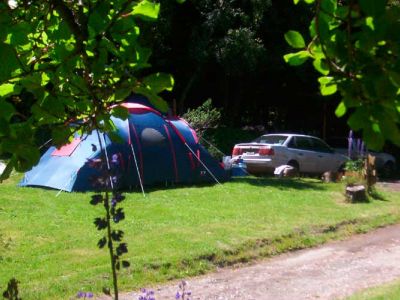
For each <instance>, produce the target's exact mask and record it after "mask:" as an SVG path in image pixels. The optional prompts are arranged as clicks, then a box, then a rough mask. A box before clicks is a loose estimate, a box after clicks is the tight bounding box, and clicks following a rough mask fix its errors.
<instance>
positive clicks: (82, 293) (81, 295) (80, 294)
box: [76, 291, 86, 298]
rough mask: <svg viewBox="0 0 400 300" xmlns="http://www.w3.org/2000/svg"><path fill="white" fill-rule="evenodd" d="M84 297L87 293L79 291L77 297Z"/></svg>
mask: <svg viewBox="0 0 400 300" xmlns="http://www.w3.org/2000/svg"><path fill="white" fill-rule="evenodd" d="M83 297H86V294H85V293H84V292H81V291H79V292H78V293H77V294H76V298H83Z"/></svg>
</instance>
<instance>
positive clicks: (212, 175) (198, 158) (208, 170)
mask: <svg viewBox="0 0 400 300" xmlns="http://www.w3.org/2000/svg"><path fill="white" fill-rule="evenodd" d="M184 144H185V146H186V147H187V148H188V149H189V150H190V152H192V154H193V155H194V156H195V157H196V158H197V160H198V161H199V162H200V163H201V164H202V166H203V167H204V168H205V169H206V170H207V172H208V173H210V175H211V177H212V178H214V180H215V181H216V182H217V183H218V184H221V182H219V181H218V179H217V177H215V176H214V174H213V173H212V172H211V171H210V169H209V168H207V166H206V165H205V164H204V163H203V162H202V160H201V159H200V157H198V156H197V154H196V153H195V152H194V151H193V150H192V148H190V146H189V145H188V144H187V143H186V142H184Z"/></svg>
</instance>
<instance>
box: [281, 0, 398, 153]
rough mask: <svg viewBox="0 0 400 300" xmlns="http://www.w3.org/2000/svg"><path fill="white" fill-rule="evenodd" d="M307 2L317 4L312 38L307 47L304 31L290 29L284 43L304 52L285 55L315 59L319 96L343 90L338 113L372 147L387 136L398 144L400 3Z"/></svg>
mask: <svg viewBox="0 0 400 300" xmlns="http://www.w3.org/2000/svg"><path fill="white" fill-rule="evenodd" d="M298 2H300V0H295V1H294V3H295V4H297V3H298ZM304 2H305V3H307V4H314V5H315V16H314V18H313V19H312V21H311V23H310V26H309V35H310V42H308V44H307V45H303V43H302V41H303V35H302V34H301V33H299V32H296V31H289V32H288V33H287V34H286V35H285V39H286V41H287V42H288V43H289V45H291V46H292V47H294V48H302V50H300V51H298V52H296V53H290V54H286V55H285V56H284V59H285V61H286V62H287V63H289V64H290V65H294V66H297V65H301V64H303V63H304V62H305V61H307V60H309V59H311V60H312V61H313V66H314V68H315V69H316V70H317V71H318V72H319V73H320V74H321V77H320V78H319V80H318V81H319V83H320V92H321V94H322V95H323V96H328V95H333V94H335V93H337V92H339V93H340V95H341V97H342V99H341V102H340V104H339V106H338V107H337V109H336V115H337V116H338V117H342V116H344V115H346V114H348V115H349V119H348V124H349V125H350V127H352V128H353V129H355V130H362V132H363V139H364V140H365V141H366V143H367V144H368V147H369V148H373V149H380V148H381V147H382V146H383V144H384V141H385V140H389V141H391V142H393V143H395V144H397V145H400V130H399V124H400V114H399V112H400V102H399V100H400V98H399V95H400V63H399V60H398V57H399V54H400V43H399V40H398V39H397V32H398V31H399V29H400V21H399V20H400V7H399V6H398V5H396V3H394V2H393V1H391V2H390V3H389V4H390V6H389V5H388V1H375V0H358V1H336V0H304Z"/></svg>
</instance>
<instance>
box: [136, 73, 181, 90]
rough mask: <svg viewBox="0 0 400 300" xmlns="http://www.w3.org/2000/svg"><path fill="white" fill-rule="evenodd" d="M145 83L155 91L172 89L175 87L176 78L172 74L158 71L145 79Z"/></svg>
mask: <svg viewBox="0 0 400 300" xmlns="http://www.w3.org/2000/svg"><path fill="white" fill-rule="evenodd" d="M143 83H144V84H145V85H147V87H148V88H149V89H150V90H151V91H152V92H154V93H156V94H158V93H160V92H162V91H172V88H173V87H174V78H173V77H172V76H171V75H170V74H166V73H156V74H151V75H149V76H147V77H145V78H144V79H143Z"/></svg>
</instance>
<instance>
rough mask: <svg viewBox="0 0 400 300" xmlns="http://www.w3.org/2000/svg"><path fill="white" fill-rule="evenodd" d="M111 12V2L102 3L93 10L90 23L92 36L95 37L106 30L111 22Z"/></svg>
mask: <svg viewBox="0 0 400 300" xmlns="http://www.w3.org/2000/svg"><path fill="white" fill-rule="evenodd" d="M109 11H110V4H109V1H102V2H100V4H99V5H97V6H96V7H95V9H93V12H92V13H91V14H90V16H89V21H88V27H89V29H90V30H89V33H91V36H95V35H97V34H99V33H101V32H103V31H104V30H105V29H106V27H107V25H108V20H109V18H108V13H109Z"/></svg>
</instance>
